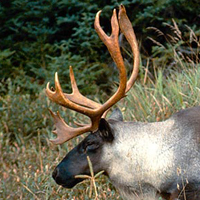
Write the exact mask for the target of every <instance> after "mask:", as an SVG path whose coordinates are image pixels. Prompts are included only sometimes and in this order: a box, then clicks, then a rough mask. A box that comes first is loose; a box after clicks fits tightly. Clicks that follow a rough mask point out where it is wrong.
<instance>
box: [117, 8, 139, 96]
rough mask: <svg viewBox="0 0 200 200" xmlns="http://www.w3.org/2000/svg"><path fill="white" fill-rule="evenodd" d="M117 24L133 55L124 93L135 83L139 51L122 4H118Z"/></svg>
mask: <svg viewBox="0 0 200 200" xmlns="http://www.w3.org/2000/svg"><path fill="white" fill-rule="evenodd" d="M119 26H120V30H121V32H122V33H123V34H124V36H125V37H126V39H127V41H128V43H129V44H130V46H131V49H132V52H133V57H134V64H133V71H132V74H131V76H130V78H129V80H128V82H127V85H126V93H127V92H128V91H129V90H130V89H131V87H132V86H133V84H134V83H135V81H136V79H137V76H138V72H139V65H140V52H139V48H138V44H137V39H136V36H135V33H134V30H133V27H132V24H131V22H130V20H129V19H128V17H127V15H126V9H125V7H124V6H123V5H120V9H119Z"/></svg>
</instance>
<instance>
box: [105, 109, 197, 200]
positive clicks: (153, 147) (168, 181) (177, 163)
mask: <svg viewBox="0 0 200 200" xmlns="http://www.w3.org/2000/svg"><path fill="white" fill-rule="evenodd" d="M109 124H110V126H111V128H112V129H113V133H114V134H115V135H114V141H113V143H108V144H105V145H104V147H103V156H102V158H101V164H102V165H103V166H104V168H105V171H106V172H107V173H108V176H109V178H110V179H111V181H112V183H113V184H114V185H115V187H116V188H118V190H119V191H120V193H121V195H122V197H123V198H124V199H127V200H130V199H131V200H132V199H141V198H144V199H145V200H152V199H155V193H156V191H165V192H169V193H171V192H173V190H174V188H176V186H177V184H179V185H181V184H182V181H183V180H184V181H186V180H187V181H188V182H198V181H199V183H200V176H199V174H200V153H199V150H200V148H199V147H200V146H199V145H200V144H199V141H200V107H194V108H190V109H186V110H182V111H180V112H178V113H176V114H174V115H173V116H172V117H171V118H169V119H167V120H166V121H163V122H154V123H143V122H121V121H115V120H110V121H109Z"/></svg>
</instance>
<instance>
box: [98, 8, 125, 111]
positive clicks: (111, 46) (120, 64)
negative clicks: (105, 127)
mask: <svg viewBox="0 0 200 200" xmlns="http://www.w3.org/2000/svg"><path fill="white" fill-rule="evenodd" d="M100 13H101V11H99V12H98V13H97V14H96V18H95V23H94V27H95V30H96V32H97V34H98V35H99V37H100V39H101V40H102V41H103V43H104V44H105V45H106V47H107V48H108V51H109V52H110V55H111V57H112V58H113V60H114V62H115V64H116V66H117V68H118V70H119V79H120V83H119V87H118V90H117V91H116V92H115V94H114V95H113V96H112V97H111V98H110V99H108V100H107V102H105V103H104V104H103V105H102V107H101V108H100V112H103V113H104V112H105V111H106V110H107V109H109V108H110V107H111V106H112V105H114V104H115V103H116V102H118V101H119V100H120V99H121V98H123V97H124V95H125V90H126V68H125V66H124V61H123V58H122V55H121V52H120V47H119V42H118V35H119V24H118V20H117V15H116V10H115V9H114V10H113V15H112V18H111V27H112V33H111V35H110V36H108V35H106V34H105V32H104V31H103V29H102V28H101V26H100V23H99V16H100ZM103 113H102V114H103Z"/></svg>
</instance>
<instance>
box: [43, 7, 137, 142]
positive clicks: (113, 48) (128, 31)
mask: <svg viewBox="0 0 200 200" xmlns="http://www.w3.org/2000/svg"><path fill="white" fill-rule="evenodd" d="M100 13H101V11H99V12H98V13H97V15H96V18H95V23H94V26H95V29H96V32H97V34H98V35H99V37H100V39H101V40H102V41H103V43H104V44H105V45H106V46H107V48H108V51H109V52H110V55H111V57H112V59H113V60H114V62H115V63H116V66H117V68H118V70H119V80H120V82H119V87H118V89H117V91H116V92H115V93H114V94H113V96H112V97H111V98H110V99H108V100H107V101H106V102H105V103H104V104H103V105H102V104H99V103H96V102H94V101H92V100H90V99H88V98H87V97H85V96H83V95H82V94H81V93H80V92H79V90H78V87H77V84H76V80H75V77H74V73H73V70H72V67H70V79H71V85H72V93H71V94H66V93H63V91H62V88H61V86H60V83H59V79H58V75H57V73H56V74H55V90H51V89H50V88H49V85H50V83H48V84H47V87H46V94H47V96H48V98H49V99H50V100H52V101H54V102H55V103H57V104H60V105H62V106H64V107H67V108H69V109H72V110H75V111H77V112H79V113H82V114H84V115H86V116H88V117H89V118H90V120H91V123H90V124H87V125H84V126H82V127H79V128H73V127H70V126H68V125H67V124H66V123H65V122H64V120H63V119H62V118H61V116H60V114H59V113H58V112H57V114H55V113H53V112H52V111H50V112H51V115H52V116H53V118H54V122H55V127H56V129H55V131H53V132H54V133H55V134H57V138H56V139H54V140H51V141H52V142H53V143H54V144H62V143H64V142H66V141H68V140H70V139H72V138H74V137H76V136H78V135H81V134H82V133H85V132H88V131H95V130H97V129H98V125H99V121H100V119H101V117H102V115H103V114H104V113H105V112H106V111H107V110H109V108H111V107H112V106H113V105H114V104H116V103H117V102H118V101H119V100H120V99H121V98H123V97H124V96H125V93H126V92H128V91H129V90H130V88H131V87H132V85H133V84H134V82H135V80H136V78H137V75H138V71H139V49H138V45H137V41H136V37H135V34H134V31H133V28H132V25H131V22H130V21H129V19H128V17H127V15H126V10H125V7H124V6H122V5H121V6H120V9H119V17H118V19H117V15H116V10H114V11H113V15H112V18H111V27H112V33H111V35H110V36H108V35H106V34H105V32H104V31H103V30H102V28H101V26H100V23H99V16H100ZM119 27H120V30H121V31H122V33H123V34H124V35H125V37H126V39H127V41H128V42H129V44H130V46H131V49H132V51H133V54H134V64H133V65H134V66H133V71H132V74H131V76H130V79H129V80H128V82H127V78H126V69H125V66H124V62H123V58H122V55H121V52H120V47H119V42H118V36H119Z"/></svg>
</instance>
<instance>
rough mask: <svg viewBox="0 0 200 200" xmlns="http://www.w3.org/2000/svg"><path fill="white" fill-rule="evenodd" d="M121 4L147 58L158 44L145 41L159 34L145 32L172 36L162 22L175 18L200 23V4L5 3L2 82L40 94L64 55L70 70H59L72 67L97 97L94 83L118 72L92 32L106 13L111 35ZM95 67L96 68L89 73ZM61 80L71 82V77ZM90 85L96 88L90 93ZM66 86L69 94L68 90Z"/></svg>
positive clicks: (132, 0)
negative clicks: (98, 17)
mask: <svg viewBox="0 0 200 200" xmlns="http://www.w3.org/2000/svg"><path fill="white" fill-rule="evenodd" d="M121 3H122V4H124V5H125V6H126V9H127V13H128V16H129V17H130V20H131V21H132V22H133V24H134V27H135V31H136V34H137V36H138V39H140V40H143V42H142V44H143V46H142V52H144V53H145V54H147V53H150V51H151V47H152V45H154V44H150V43H149V41H148V40H146V34H148V36H149V37H153V38H154V35H155V34H154V33H151V32H149V31H148V33H146V31H147V30H146V28H147V27H148V26H153V27H157V28H159V29H161V31H163V32H165V31H166V32H167V31H168V27H163V26H162V23H163V22H168V23H171V18H172V17H173V18H174V19H175V20H176V22H177V23H179V25H180V26H181V27H182V25H183V24H189V25H190V27H193V26H197V25H198V21H199V15H198V13H199V9H200V8H199V6H198V2H197V1H187V0H176V1H174V0H168V1H155V0H148V1H140V0H123V1H116V0H112V1H110V2H107V1H100V0H98V1H88V0H84V1H80V0H70V1H69V0H53V1H52V0H41V1H37V0H31V1H28V0H26V1H22V0H11V1H1V2H0V17H1V22H0V23H1V24H0V25H1V32H0V38H1V40H0V48H1V53H0V61H1V64H0V77H1V82H2V83H3V84H4V85H6V82H5V80H6V79H8V78H9V77H10V78H11V80H12V82H13V84H16V85H18V84H19V85H20V88H21V92H24V93H26V92H28V93H31V94H35V93H37V92H40V90H41V88H43V84H44V83H45V82H47V81H48V80H49V79H50V80H51V78H50V77H52V74H53V72H55V70H56V69H57V68H58V67H59V66H58V65H57V66H54V64H55V62H57V63H59V60H60V59H61V57H65V58H66V59H67V60H66V59H64V61H65V62H66V63H65V66H66V69H65V68H64V67H62V66H61V67H59V69H62V73H64V74H67V73H68V72H65V71H68V67H69V65H72V64H73V67H74V70H75V71H76V72H77V73H76V77H77V80H78V82H79V81H80V84H79V85H81V86H82V88H84V89H83V90H84V93H87V94H89V93H90V92H91V91H94V93H93V94H95V93H96V92H98V88H97V87H95V85H96V84H93V83H98V85H99V86H100V87H101V86H103V85H104V84H105V83H107V82H109V77H110V76H111V75H112V70H113V69H112V68H110V67H109V63H110V61H111V58H110V57H109V55H108V52H107V50H106V48H105V47H104V45H103V44H102V42H101V41H100V39H99V38H98V36H97V34H96V33H95V31H94V28H93V23H94V18H95V14H96V12H97V11H98V10H100V9H103V12H102V14H101V25H102V26H103V27H104V29H105V31H106V32H110V16H111V14H112V9H113V8H115V7H117V6H118V5H119V4H121ZM192 8H195V9H192ZM141 32H142V34H140V33H141ZM154 39H155V38H154ZM64 45H66V46H67V48H66V47H65V48H66V50H65V51H63V50H62V48H63V46H64ZM144 49H145V50H144ZM56 59H58V61H55V60H56ZM76 59H77V60H76ZM102 66H104V68H106V71H107V74H106V75H105V73H103V72H102V71H101V69H102ZM90 67H91V68H92V69H93V70H91V71H88V70H87V69H89V68H90ZM75 68H76V69H75ZM60 71H61V70H60ZM88 72H90V73H92V75H94V76H93V78H91V79H87V83H88V84H84V87H83V81H82V78H83V77H84V76H83V73H86V74H87V73H88ZM60 76H61V78H62V79H65V80H68V77H66V76H63V77H62V75H60ZM90 77H91V76H90ZM86 78H88V77H86ZM38 85H39V87H37V86H38ZM90 86H93V88H92V89H90ZM66 88H67V89H68V90H69V87H68V86H66ZM82 88H81V89H82ZM102 88H105V87H104V86H103V87H102ZM0 92H2V91H0ZM4 94H5V93H4Z"/></svg>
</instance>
